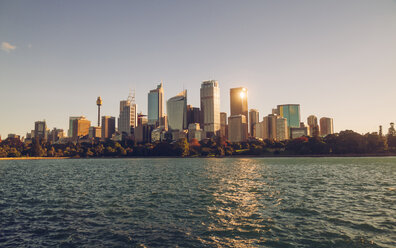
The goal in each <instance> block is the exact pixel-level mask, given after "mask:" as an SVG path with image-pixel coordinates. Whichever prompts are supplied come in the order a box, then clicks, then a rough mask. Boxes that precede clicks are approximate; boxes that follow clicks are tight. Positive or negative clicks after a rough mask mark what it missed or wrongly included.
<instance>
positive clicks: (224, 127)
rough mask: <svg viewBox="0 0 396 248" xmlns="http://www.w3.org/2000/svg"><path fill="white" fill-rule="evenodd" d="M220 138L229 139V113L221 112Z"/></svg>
mask: <svg viewBox="0 0 396 248" xmlns="http://www.w3.org/2000/svg"><path fill="white" fill-rule="evenodd" d="M220 137H224V138H226V139H228V125H227V113H225V112H220Z"/></svg>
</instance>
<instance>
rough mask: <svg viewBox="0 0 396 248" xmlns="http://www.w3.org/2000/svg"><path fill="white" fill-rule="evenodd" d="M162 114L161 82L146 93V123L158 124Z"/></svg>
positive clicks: (162, 96) (162, 95) (162, 92)
mask: <svg viewBox="0 0 396 248" xmlns="http://www.w3.org/2000/svg"><path fill="white" fill-rule="evenodd" d="M163 116H164V88H163V86H162V82H161V84H159V85H158V86H157V88H156V89H154V90H150V92H149V93H148V118H147V119H148V124H150V125H154V126H159V125H162V124H161V123H160V121H161V118H162V117H163Z"/></svg>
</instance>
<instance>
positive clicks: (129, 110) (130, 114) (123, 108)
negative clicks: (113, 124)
mask: <svg viewBox="0 0 396 248" xmlns="http://www.w3.org/2000/svg"><path fill="white" fill-rule="evenodd" d="M136 126H137V105H136V104H135V97H134V96H133V94H130V95H129V96H128V99H127V100H123V101H120V115H119V117H118V131H119V132H120V133H125V134H126V135H127V136H130V135H131V133H132V128H135V127H136Z"/></svg>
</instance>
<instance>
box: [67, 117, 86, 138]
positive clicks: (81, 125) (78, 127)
mask: <svg viewBox="0 0 396 248" xmlns="http://www.w3.org/2000/svg"><path fill="white" fill-rule="evenodd" d="M72 123H73V133H72V137H73V139H74V140H78V139H79V138H82V137H84V136H87V135H88V134H89V127H90V126H91V122H90V121H89V120H87V119H85V117H83V118H78V119H74V120H73V121H72Z"/></svg>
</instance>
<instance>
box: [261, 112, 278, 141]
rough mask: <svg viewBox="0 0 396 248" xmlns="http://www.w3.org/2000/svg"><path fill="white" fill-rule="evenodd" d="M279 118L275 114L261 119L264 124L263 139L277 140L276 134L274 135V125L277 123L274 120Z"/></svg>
mask: <svg viewBox="0 0 396 248" xmlns="http://www.w3.org/2000/svg"><path fill="white" fill-rule="evenodd" d="M278 118H280V116H279V115H275V114H269V115H268V116H265V117H264V118H263V122H264V123H265V125H264V126H265V130H266V133H264V136H265V137H266V138H264V139H271V140H276V139H277V134H276V125H277V122H276V120H277V119H278Z"/></svg>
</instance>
